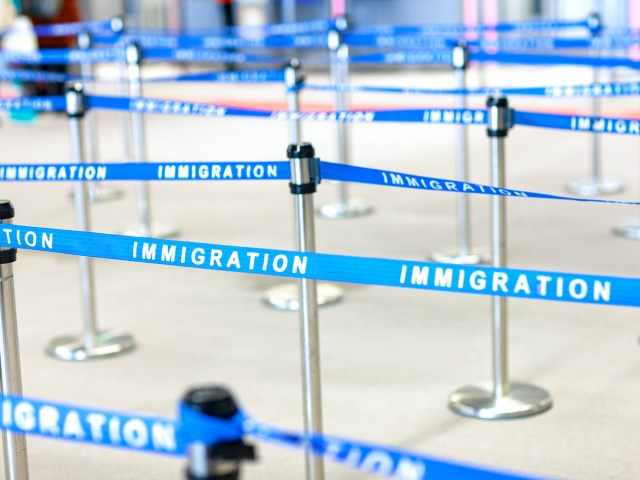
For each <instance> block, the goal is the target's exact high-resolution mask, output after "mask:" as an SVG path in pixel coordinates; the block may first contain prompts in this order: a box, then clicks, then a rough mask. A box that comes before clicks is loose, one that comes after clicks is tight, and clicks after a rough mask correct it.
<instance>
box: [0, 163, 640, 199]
mask: <svg viewBox="0 0 640 480" xmlns="http://www.w3.org/2000/svg"><path fill="white" fill-rule="evenodd" d="M320 165H321V166H322V179H326V180H337V181H343V182H355V183H366V184H370V185H382V186H387V187H400V188H409V189H415V190H426V191H444V192H458V193H468V194H479V195H496V196H504V197H526V198H540V199H549V200H570V201H576V202H587V203H609V204H616V205H640V202H627V201H622V200H603V199H597V198H576V197H565V196H560V195H552V194H546V193H539V192H530V191H526V190H515V189H511V188H495V187H492V186H490V185H482V184H478V183H471V182H460V181H457V180H450V179H446V178H437V177H424V176H420V175H414V174H407V173H402V172H396V171H391V170H379V169H373V168H365V167H357V166H354V165H343V164H339V163H331V162H325V161H321V163H320ZM289 178H290V171H289V164H288V162H287V161H272V162H145V163H91V164H87V165H84V164H83V165H75V164H71V165H70V164H66V163H45V164H2V165H0V181H2V182H75V181H86V182H91V181H194V180H200V181H231V180H288V179H289Z"/></svg>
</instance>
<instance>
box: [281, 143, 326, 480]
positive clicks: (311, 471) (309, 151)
mask: <svg viewBox="0 0 640 480" xmlns="http://www.w3.org/2000/svg"><path fill="white" fill-rule="evenodd" d="M287 157H288V158H289V162H290V166H291V183H290V184H289V186H290V189H291V193H292V194H293V205H294V213H295V225H296V232H297V243H298V250H299V251H300V252H302V253H314V252H315V251H316V245H315V227H314V220H313V193H315V191H316V185H317V183H318V162H317V159H316V158H315V151H314V149H313V146H312V145H311V144H310V143H302V144H299V145H289V148H288V149H287ZM299 295H300V313H299V319H300V341H301V347H302V348H301V350H302V378H303V399H304V430H305V433H306V434H307V435H311V434H317V433H322V392H321V381H320V335H319V328H318V300H317V292H316V281H315V280H312V279H307V278H301V279H300V289H299ZM305 466H306V473H307V477H306V478H307V480H323V479H324V463H323V460H322V458H321V457H319V456H316V455H313V451H312V446H311V445H306V446H305Z"/></svg>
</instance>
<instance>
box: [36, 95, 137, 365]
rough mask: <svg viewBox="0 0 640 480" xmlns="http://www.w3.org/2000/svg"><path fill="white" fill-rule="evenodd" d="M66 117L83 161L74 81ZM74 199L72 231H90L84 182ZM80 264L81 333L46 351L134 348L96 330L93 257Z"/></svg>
mask: <svg viewBox="0 0 640 480" xmlns="http://www.w3.org/2000/svg"><path fill="white" fill-rule="evenodd" d="M66 101H67V108H66V111H67V117H68V119H69V137H70V141H71V161H72V162H73V163H75V164H81V163H84V148H83V141H82V138H83V137H82V120H83V118H84V115H85V111H86V108H85V103H86V102H85V95H84V89H83V87H82V84H79V83H76V84H74V85H72V86H70V87H68V88H67V92H66ZM74 202H75V216H76V230H79V231H81V232H86V231H90V230H91V221H90V214H89V193H88V187H87V183H86V182H82V181H77V182H74ZM78 262H79V265H80V288H81V295H82V298H81V304H82V324H83V334H82V337H81V338H77V337H70V336H65V337H60V338H57V339H54V340H53V341H52V342H51V343H50V344H49V347H48V348H47V353H49V354H50V355H52V356H54V357H56V358H58V359H61V360H88V359H91V358H98V357H104V356H113V355H119V354H121V353H124V352H127V351H129V350H131V349H133V347H134V345H135V344H134V341H133V338H132V337H131V336H130V335H128V334H125V333H121V332H115V331H98V329H97V326H96V309H95V296H94V275H93V259H92V258H90V257H84V256H81V257H78Z"/></svg>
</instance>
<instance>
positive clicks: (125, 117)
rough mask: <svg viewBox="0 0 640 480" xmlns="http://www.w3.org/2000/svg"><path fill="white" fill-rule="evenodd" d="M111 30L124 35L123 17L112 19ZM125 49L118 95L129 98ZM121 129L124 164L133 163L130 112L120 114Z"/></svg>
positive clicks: (119, 72)
mask: <svg viewBox="0 0 640 480" xmlns="http://www.w3.org/2000/svg"><path fill="white" fill-rule="evenodd" d="M111 30H112V32H113V34H114V35H120V34H122V33H124V20H123V19H122V17H113V18H112V19H111ZM121 48H123V57H125V60H124V61H122V62H118V76H119V81H118V95H120V96H121V97H128V96H129V85H128V82H127V61H126V55H125V54H124V53H125V52H124V46H122V47H121ZM119 115H120V127H121V128H122V150H123V155H124V158H123V161H124V162H132V161H133V149H132V146H131V145H132V142H131V118H130V117H129V113H128V112H124V111H122V112H120V113H119Z"/></svg>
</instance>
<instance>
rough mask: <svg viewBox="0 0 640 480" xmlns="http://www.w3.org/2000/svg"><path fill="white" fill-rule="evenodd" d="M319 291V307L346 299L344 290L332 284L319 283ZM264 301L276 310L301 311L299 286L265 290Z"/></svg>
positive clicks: (287, 284)
mask: <svg viewBox="0 0 640 480" xmlns="http://www.w3.org/2000/svg"><path fill="white" fill-rule="evenodd" d="M317 289H318V306H319V307H325V306H327V305H333V304H334V303H338V302H340V301H341V300H342V299H343V298H344V290H343V289H342V288H340V287H338V286H337V285H333V284H332V283H318V284H317ZM262 301H263V303H264V304H265V305H267V306H269V307H271V308H275V309H276V310H289V311H297V310H299V309H300V297H299V295H298V284H297V283H285V284H282V285H278V286H276V287H273V288H270V289H268V290H265V292H264V294H263V295H262Z"/></svg>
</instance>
